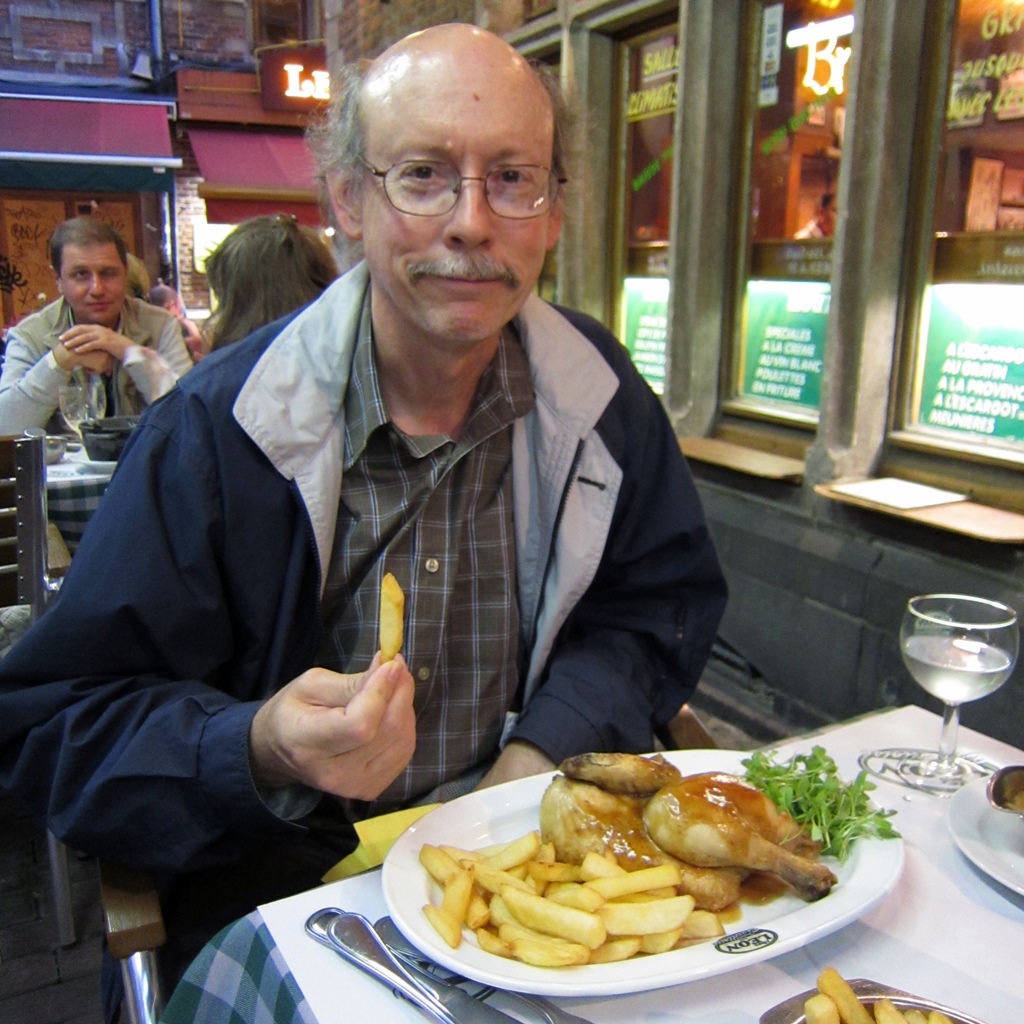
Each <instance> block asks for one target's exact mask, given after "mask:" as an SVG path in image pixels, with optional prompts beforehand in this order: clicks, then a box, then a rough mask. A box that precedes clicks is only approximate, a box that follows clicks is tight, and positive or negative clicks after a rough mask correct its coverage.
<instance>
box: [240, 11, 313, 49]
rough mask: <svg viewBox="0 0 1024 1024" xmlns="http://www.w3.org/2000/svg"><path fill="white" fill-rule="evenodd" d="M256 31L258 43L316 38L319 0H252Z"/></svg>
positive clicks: (271, 43) (254, 30) (272, 43)
mask: <svg viewBox="0 0 1024 1024" xmlns="http://www.w3.org/2000/svg"><path fill="white" fill-rule="evenodd" d="M252 17H253V34H254V37H255V39H256V46H257V47H260V46H276V45H279V44H281V43H297V42H300V41H302V40H308V39H317V38H319V37H320V36H321V34H322V33H321V30H320V0H253V4H252Z"/></svg>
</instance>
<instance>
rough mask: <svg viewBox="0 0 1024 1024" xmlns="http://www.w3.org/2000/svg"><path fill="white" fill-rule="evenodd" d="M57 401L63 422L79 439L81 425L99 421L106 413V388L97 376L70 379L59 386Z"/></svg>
mask: <svg viewBox="0 0 1024 1024" xmlns="http://www.w3.org/2000/svg"><path fill="white" fill-rule="evenodd" d="M57 400H58V403H59V405H60V413H61V415H62V416H63V417H64V422H65V423H67V425H68V426H69V427H70V428H71V429H72V430H73V431H74V432H75V433H76V434H77V435H78V437H79V439H81V437H82V429H81V428H82V424H83V423H85V422H86V421H88V420H98V419H100V418H101V417H102V416H103V414H104V413H105V412H106V411H107V392H106V388H105V387H104V386H103V378H102V377H100V376H98V375H97V374H92V373H89V374H85V375H84V376H82V377H77V376H76V377H72V378H71V380H69V381H68V382H67V383H66V384H61V386H60V388H59V389H58V391H57Z"/></svg>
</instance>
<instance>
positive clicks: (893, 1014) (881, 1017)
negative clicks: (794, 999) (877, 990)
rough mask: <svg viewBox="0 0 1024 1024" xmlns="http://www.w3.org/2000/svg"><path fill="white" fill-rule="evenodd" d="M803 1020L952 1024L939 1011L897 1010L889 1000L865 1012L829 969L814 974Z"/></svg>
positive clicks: (846, 984)
mask: <svg viewBox="0 0 1024 1024" xmlns="http://www.w3.org/2000/svg"><path fill="white" fill-rule="evenodd" d="M872 1013H873V1015H872ZM804 1017H806V1019H807V1024H953V1022H952V1021H951V1020H950V1019H949V1017H948V1016H947V1015H946V1014H944V1013H941V1012H940V1011H939V1010H929V1011H928V1013H925V1012H924V1011H923V1010H899V1009H897V1007H896V1005H895V1004H894V1003H893V1001H892V1000H891V999H876V1000H875V1001H874V1005H873V1006H872V1008H871V1010H869V1009H868V1008H867V1007H866V1006H864V1004H863V1003H862V1002H861V1001H860V1000H859V999H858V998H857V995H856V993H855V992H854V991H853V989H852V988H851V987H850V984H849V982H848V981H847V980H846V979H845V978H844V977H843V976H842V975H841V974H840V973H839V972H838V971H836V970H835V969H834V968H832V967H826V968H825V970H823V971H822V972H821V974H819V975H818V992H817V995H813V996H811V998H810V999H808V1000H807V1001H806V1002H805V1003H804Z"/></svg>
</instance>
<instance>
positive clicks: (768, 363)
mask: <svg viewBox="0 0 1024 1024" xmlns="http://www.w3.org/2000/svg"><path fill="white" fill-rule="evenodd" d="M831 297H832V290H831V286H830V285H829V284H828V283H826V282H824V281H760V280H753V281H748V282H747V303H746V324H745V331H744V344H743V352H742V357H743V365H742V367H741V371H740V375H739V386H740V395H741V397H744V398H750V399H755V400H761V401H769V402H772V403H782V404H785V405H790V406H793V407H794V408H795V409H800V410H802V411H806V410H813V411H815V412H816V411H817V409H818V405H819V403H820V400H821V371H822V353H823V352H824V348H825V325H826V323H827V321H828V310H829V303H830V300H831Z"/></svg>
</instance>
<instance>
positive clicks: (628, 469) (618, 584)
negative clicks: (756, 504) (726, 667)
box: [511, 343, 727, 764]
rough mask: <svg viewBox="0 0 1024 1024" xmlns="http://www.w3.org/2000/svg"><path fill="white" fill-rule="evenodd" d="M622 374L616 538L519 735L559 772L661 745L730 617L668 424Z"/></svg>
mask: <svg viewBox="0 0 1024 1024" xmlns="http://www.w3.org/2000/svg"><path fill="white" fill-rule="evenodd" d="M616 345H617V343H616ZM618 347H619V348H621V346H618ZM623 351H624V350H623ZM618 356H619V354H618V353H615V354H614V355H613V356H612V359H618ZM606 358H608V355H607V353H606ZM622 358H625V356H623V357H622ZM616 371H617V372H618V374H619V376H620V379H621V381H622V384H621V387H620V389H619V393H618V394H617V395H616V397H615V399H614V400H613V403H612V406H611V407H610V408H609V410H608V412H606V414H605V417H603V419H602V422H601V423H600V424H599V429H601V431H602V437H603V438H604V440H605V442H606V444H608V445H609V448H610V449H611V452H612V454H613V456H614V457H615V458H616V459H617V461H618V462H619V464H620V466H621V467H622V469H623V485H622V488H621V490H620V493H619V496H618V500H617V504H616V509H615V513H614V516H613V520H612V526H611V530H610V532H609V536H608V539H607V542H606V545H605V549H604V553H603V555H602V559H601V563H600V565H599V568H598V571H597V573H596V575H595V577H594V580H593V582H592V583H591V585H590V587H589V588H588V590H587V591H586V593H584V594H583V596H582V597H581V599H580V600H579V602H578V603H577V605H576V607H575V608H574V609H573V610H572V611H571V612H570V614H569V617H568V619H567V621H566V623H565V625H564V627H563V628H562V630H561V631H560V633H559V637H558V641H557V643H556V645H555V648H554V650H553V652H552V655H551V657H550V659H549V662H548V666H547V670H546V673H545V676H544V678H543V680H542V682H541V685H540V686H539V688H538V689H537V690H536V691H535V692H534V694H533V696H532V697H531V699H530V701H529V703H528V704H527V706H526V707H525V708H524V709H523V711H522V713H521V714H520V716H519V719H518V722H517V723H516V726H515V728H514V730H513V731H512V733H511V738H514V739H521V740H526V741H527V742H530V743H532V744H534V745H535V746H537V747H539V748H540V749H541V750H542V751H544V752H545V753H546V754H547V755H548V756H549V757H550V758H551V759H552V760H553V761H555V763H556V764H557V763H558V762H559V761H561V760H562V759H563V758H565V757H568V756H570V755H572V754H578V753H584V752H587V751H591V750H595V751H627V752H634V753H642V752H645V751H649V750H651V749H653V745H654V731H655V729H657V728H658V727H660V726H661V725H663V724H665V723H667V722H668V721H670V720H671V719H672V717H673V716H674V715H675V714H676V713H677V712H678V711H679V709H680V707H681V706H682V705H683V704H684V703H685V702H686V701H687V700H688V699H689V697H690V696H691V694H692V693H693V690H694V689H695V687H696V685H697V683H698V681H699V680H700V676H701V672H702V671H703V668H704V665H705V663H706V661H707V658H708V655H709V653H710V650H711V645H712V643H713V642H714V639H715V636H716V633H717V630H718V624H719V621H720V619H721V617H722V614H723V612H724V610H725V603H726V593H727V592H726V584H725V579H724V577H723V575H722V571H721V568H720V566H719V562H718V558H717V556H716V554H715V550H714V545H713V542H712V538H711V535H710V533H709V531H708V528H707V524H706V522H705V518H704V513H703V509H702V507H701V503H700V497H699V495H698V493H697V490H696V487H695V486H694V483H693V479H692V477H691V475H690V471H689V467H688V466H687V464H686V460H685V459H684V457H683V455H682V453H681V451H680V450H679V444H678V441H677V439H676V437H675V435H674V433H673V431H672V428H671V425H670V423H669V421H668V418H667V416H666V415H665V412H664V410H663V409H662V407H661V403H660V401H659V400H658V399H657V397H656V396H655V395H654V394H653V392H651V390H650V388H649V387H648V386H647V384H646V383H645V382H643V380H642V379H641V378H640V377H639V375H638V374H636V373H635V371H633V368H632V367H631V366H623V365H621V363H620V364H619V365H616ZM572 486H581V485H580V482H579V481H578V480H577V481H573V482H572Z"/></svg>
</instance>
